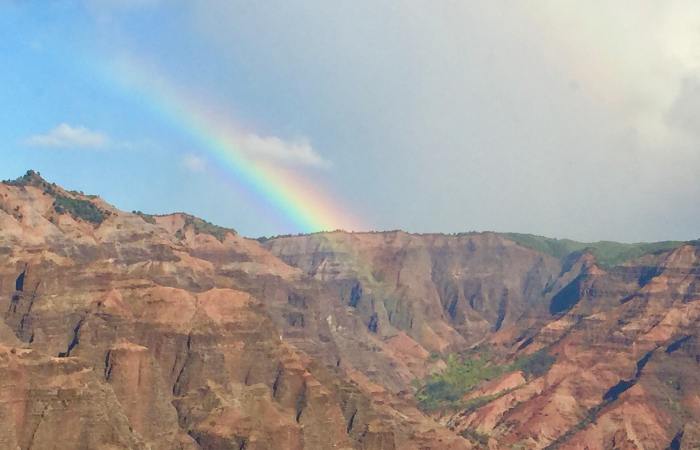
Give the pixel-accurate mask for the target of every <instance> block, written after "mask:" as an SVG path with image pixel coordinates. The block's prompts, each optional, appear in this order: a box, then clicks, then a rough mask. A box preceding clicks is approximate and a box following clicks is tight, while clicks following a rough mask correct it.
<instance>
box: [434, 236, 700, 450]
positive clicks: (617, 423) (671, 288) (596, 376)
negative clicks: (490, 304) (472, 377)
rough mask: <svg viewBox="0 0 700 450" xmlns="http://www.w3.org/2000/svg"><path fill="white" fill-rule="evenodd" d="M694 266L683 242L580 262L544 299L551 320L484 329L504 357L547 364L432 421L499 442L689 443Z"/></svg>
mask: <svg viewBox="0 0 700 450" xmlns="http://www.w3.org/2000/svg"><path fill="white" fill-rule="evenodd" d="M698 267H700V250H699V249H698V248H697V247H695V246H690V245H687V246H683V247H681V248H679V249H678V250H676V251H674V252H671V253H667V254H663V255H655V256H652V255H648V256H645V257H643V258H641V259H639V260H635V261H631V262H629V263H626V264H625V265H624V266H621V267H618V268H615V269H612V270H610V271H609V272H605V271H602V270H600V269H598V268H597V267H595V265H592V266H589V267H588V269H586V271H585V272H584V274H583V275H582V276H580V277H579V278H578V279H577V280H574V281H572V283H571V285H570V286H571V287H570V288H569V289H568V290H567V289H566V288H563V289H562V290H560V293H561V296H563V297H566V298H561V296H560V298H559V299H555V300H553V303H554V304H555V306H556V305H557V304H558V303H557V302H560V303H561V304H559V306H557V307H556V308H554V310H555V311H557V312H556V314H554V315H553V320H552V321H550V322H548V323H545V324H536V325H534V326H533V324H532V323H531V322H530V323H528V324H527V327H525V326H524V325H522V324H521V328H527V331H526V335H528V336H529V338H528V339H526V340H520V341H515V342H513V341H512V339H511V335H508V330H503V332H502V333H501V334H500V335H499V334H498V333H497V334H495V335H494V336H492V337H491V338H490V340H491V341H492V342H493V343H496V344H497V345H498V346H500V347H502V348H503V353H504V354H505V355H507V356H506V358H510V359H511V360H512V359H515V358H517V357H518V356H522V355H523V354H532V353H534V352H536V351H538V350H539V351H546V352H548V353H549V354H551V355H556V358H557V359H556V362H555V363H554V365H553V366H552V367H551V369H550V370H549V371H548V372H547V373H546V374H545V375H544V376H541V377H539V378H535V379H531V380H527V381H525V382H523V383H522V384H521V385H520V386H518V387H516V388H515V389H512V386H504V388H503V389H502V395H501V396H498V398H497V399H495V400H493V401H491V402H489V403H488V404H487V405H485V406H483V407H481V408H479V409H477V410H475V411H466V410H465V411H460V412H457V413H454V414H452V415H449V416H446V417H444V418H443V419H442V422H443V423H444V424H445V425H447V426H450V427H455V429H456V430H458V431H462V432H463V434H465V435H466V434H468V433H470V432H476V434H478V435H481V436H486V437H489V438H492V439H493V440H494V443H495V442H497V445H498V446H499V447H502V448H506V447H508V446H511V447H512V446H516V447H523V448H537V449H539V448H549V449H584V448H585V449H601V450H602V449H608V448H629V449H632V448H634V449H666V448H674V449H678V448H695V446H697V442H698V440H697V439H698V437H697V430H698V420H699V419H700V403H699V402H698V398H700V397H698V395H699V394H700V392H699V391H698V381H700V380H699V379H698V377H700V365H699V361H700V353H698V348H699V347H698V344H697V342H698V335H699V331H698V319H700V289H699V287H700V284H699V283H698V276H699V275H700V270H698ZM564 304H566V307H565V308H564V309H563V310H560V309H561V307H562V305H564ZM517 325H518V324H516V325H515V326H516V327H517ZM505 378H506V377H505V376H504V377H503V379H502V380H501V381H502V382H505V381H506V380H505ZM496 384H498V383H497V382H496Z"/></svg>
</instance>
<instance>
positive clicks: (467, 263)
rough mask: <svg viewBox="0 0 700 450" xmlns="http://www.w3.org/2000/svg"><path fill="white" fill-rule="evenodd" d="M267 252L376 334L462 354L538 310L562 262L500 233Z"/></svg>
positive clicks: (370, 237) (306, 242) (333, 238)
mask: <svg viewBox="0 0 700 450" xmlns="http://www.w3.org/2000/svg"><path fill="white" fill-rule="evenodd" d="M264 245H265V247H266V248H268V249H269V250H270V251H271V252H272V253H273V254H275V255H277V256H279V257H280V258H281V259H282V260H283V261H285V262H287V263H288V264H290V265H292V266H295V267H298V268H300V269H301V270H303V271H304V272H305V273H306V274H308V275H310V276H313V277H314V278H315V279H317V280H320V281H323V282H324V283H325V284H326V285H328V286H331V287H332V288H333V289H334V290H335V292H336V293H337V294H338V295H339V296H340V297H341V298H343V300H344V301H345V302H346V303H347V304H348V305H349V306H350V307H352V308H354V309H355V312H356V313H357V314H358V315H359V316H360V317H361V318H362V319H363V321H364V323H365V325H366V326H367V327H368V329H370V330H371V331H372V332H373V333H375V334H377V335H378V336H390V335H393V334H396V332H397V331H398V330H400V331H404V332H405V333H407V334H408V335H409V336H410V337H412V338H413V339H415V340H416V341H418V342H419V343H420V344H421V345H422V346H423V347H425V348H426V349H428V350H430V351H437V352H446V351H456V350H460V349H463V348H465V347H466V346H467V344H473V343H475V342H478V341H480V340H482V339H483V338H485V337H486V336H488V335H489V334H490V333H491V332H492V331H498V330H499V329H501V328H503V327H507V326H509V325H511V324H513V323H514V322H515V321H516V320H517V319H519V318H520V317H522V316H523V315H524V314H525V313H526V312H528V313H533V311H535V310H537V309H538V308H540V307H541V306H542V305H543V304H544V301H543V296H542V292H543V291H545V289H546V288H547V287H548V286H550V285H552V284H554V283H555V282H556V281H557V279H558V278H559V277H560V275H561V272H562V264H561V262H560V261H559V260H558V259H556V258H554V257H551V256H549V255H545V254H542V253H540V252H537V251H535V250H530V249H527V248H525V247H521V246H519V245H516V244H515V243H514V242H513V241H510V240H508V239H506V238H504V237H502V236H500V235H497V234H494V233H482V234H471V235H464V236H443V235H410V234H406V233H403V232H400V231H398V232H390V233H352V234H350V233H344V232H334V233H321V234H314V235H309V236H297V237H286V238H275V239H271V240H269V241H267V242H266V243H265V244H264Z"/></svg>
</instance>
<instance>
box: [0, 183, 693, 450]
mask: <svg viewBox="0 0 700 450" xmlns="http://www.w3.org/2000/svg"><path fill="white" fill-rule="evenodd" d="M0 312H1V313H2V320H0V448H2V449H10V450H15V449H20V450H44V449H50V450H53V449H56V450H58V449H67V450H73V449H75V450H78V449H81V450H83V449H85V450H88V449H89V450H93V449H94V450H122V449H139V450H140V449H144V450H145V449H152V450H171V449H172V450H224V449H226V450H228V449H246V450H263V449H275V450H326V449H339V450H340V449H345V450H349V449H358V450H447V449H464V450H471V449H487V448H488V449H489V450H496V449H513V450H519V449H535V450H540V449H547V450H554V449H562V450H563V449H571V450H573V449H581V450H583V449H590V450H594V449H595V450H609V449H645V450H657V449H658V450H665V449H671V450H681V449H682V450H685V449H691V448H697V447H698V445H700V370H699V369H700V332H699V331H698V322H699V321H700V248H699V246H698V243H697V242H688V243H671V244H665V245H663V246H659V247H658V248H654V251H651V252H649V253H646V254H641V253H640V254H639V255H635V256H634V257H633V258H629V259H625V260H624V261H619V262H617V261H616V262H615V263H614V264H611V263H610V262H609V261H607V260H604V259H603V258H601V256H600V254H599V252H598V253H596V251H595V250H594V249H590V248H588V247H585V246H584V247H582V248H581V249H578V250H576V251H572V252H569V253H566V254H559V253H556V252H547V251H542V249H541V248H538V247H537V246H535V245H531V244H528V242H526V241H525V240H524V239H522V238H520V237H518V236H513V235H507V234H499V233H490V232H486V233H464V234H459V235H442V234H421V235H418V234H409V233H404V232H401V231H391V232H367V233H348V232H344V231H333V232H323V233H316V234H310V235H299V236H279V237H274V238H269V239H259V240H255V239H248V238H244V237H242V236H240V235H239V234H237V233H236V232H235V231H234V230H232V229H227V228H222V227H218V226H215V225H212V224H210V223H208V222H205V221H203V220H201V219H198V218H196V217H193V216H190V215H187V214H184V213H174V214H170V215H162V216H153V215H148V214H143V213H140V212H136V211H134V212H125V211H120V210H118V209H117V208H115V207H113V206H112V205H110V204H108V203H106V202H105V201H104V200H102V199H101V198H99V197H96V196H88V195H85V194H82V193H80V192H72V191H66V190H64V189H62V188H61V187H59V186H56V185H54V184H51V183H49V182H48V181H46V180H44V179H42V178H41V176H40V175H39V174H36V173H33V172H31V171H30V172H28V173H27V175H25V176H24V177H20V178H18V179H17V180H14V181H8V182H4V183H2V184H0Z"/></svg>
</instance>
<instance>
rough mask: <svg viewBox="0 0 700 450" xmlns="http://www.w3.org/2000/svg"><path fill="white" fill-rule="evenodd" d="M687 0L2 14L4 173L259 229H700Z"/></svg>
mask: <svg viewBox="0 0 700 450" xmlns="http://www.w3.org/2000/svg"><path fill="white" fill-rule="evenodd" d="M699 24H700V2H697V1H696V0H691V1H685V0H665V1H659V0H618V1H615V2H610V1H607V0H586V1H570V0H538V1H536V2H533V1H525V0H515V1H513V0H491V1H488V2H484V1H481V0H479V1H471V0H461V1H454V0H429V1H428V0H425V1H423V0H413V1H405V0H372V1H369V0H338V1H333V2H328V1H321V0H266V1H265V2H249V1H242V0H208V1H206V2H203V1H197V0H167V1H166V0H41V1H33V0H0V67H1V68H2V70H0V179H11V178H16V177H18V176H20V175H22V174H23V173H24V172H26V171H27V170H28V169H34V170H37V171H39V172H41V174H42V176H43V177H44V178H46V179H47V180H49V181H51V182H55V183H57V184H59V185H61V186H63V187H64V188H66V189H73V190H79V191H84V192H85V193H90V194H98V195H100V196H101V197H102V198H104V199H105V200H106V201H108V202H110V203H112V204H114V205H115V206H116V207H118V208H120V209H123V210H127V211H131V210H140V211H143V212H147V213H151V214H166V213H170V212H187V213H190V214H193V215H196V216H199V217H201V218H203V219H205V220H208V221H210V222H213V223H215V224H218V225H222V226H227V227H231V228H234V229H236V230H238V231H239V232H240V233H241V234H242V235H244V236H250V237H258V236H271V235H278V234H289V233H294V234H295V233H307V232H314V231H320V230H332V229H346V230H354V231H368V230H379V231H381V230H394V229H402V230H405V231H409V232H420V233H426V232H441V233H456V232H467V231H502V232H522V233H533V234H538V235H545V236H549V237H557V238H571V239H576V240H582V241H598V240H616V241H621V242H638V241H658V240H671V239H673V240H687V239H697V238H698V237H700V226H699V224H700V170H699V169H700V25H699Z"/></svg>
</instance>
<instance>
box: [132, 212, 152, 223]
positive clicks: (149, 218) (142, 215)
mask: <svg viewBox="0 0 700 450" xmlns="http://www.w3.org/2000/svg"><path fill="white" fill-rule="evenodd" d="M132 213H133V214H136V215H137V216H139V217H140V218H142V219H143V220H144V221H146V222H148V223H151V224H155V223H156V219H155V217H153V215H152V214H146V213H142V212H141V211H132Z"/></svg>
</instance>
